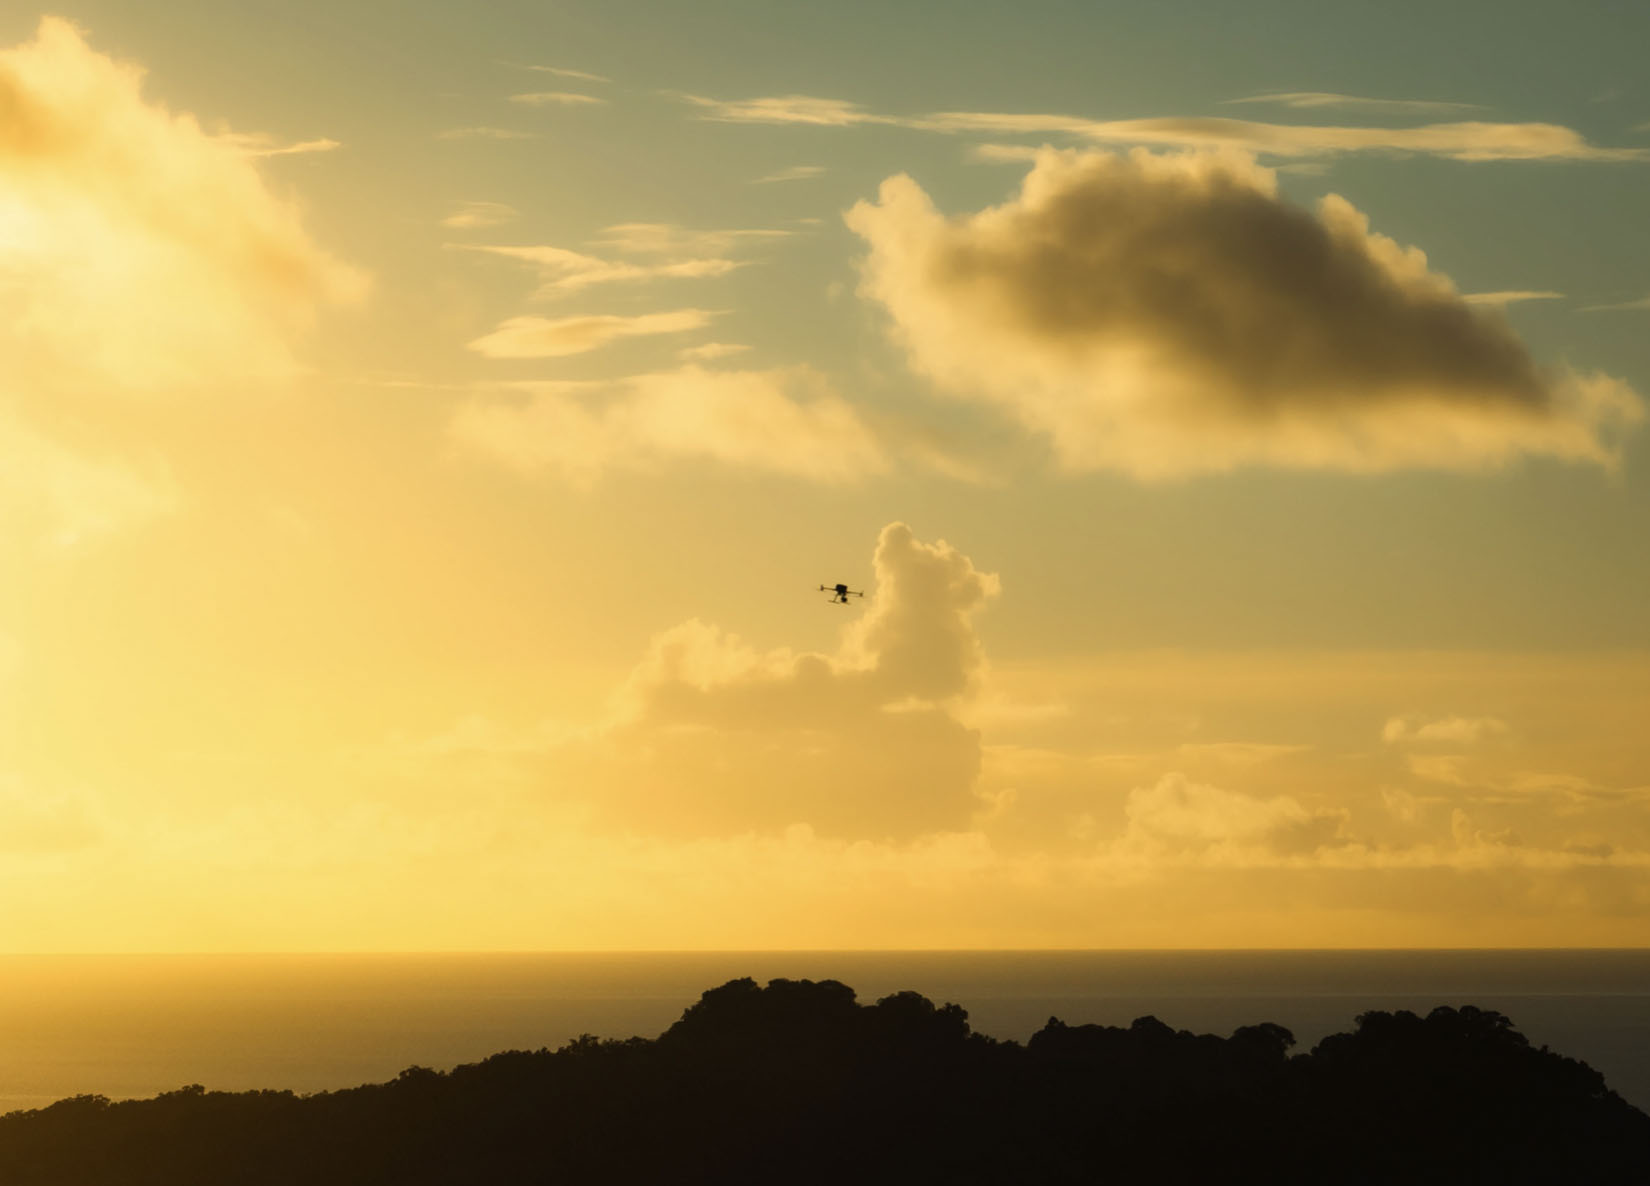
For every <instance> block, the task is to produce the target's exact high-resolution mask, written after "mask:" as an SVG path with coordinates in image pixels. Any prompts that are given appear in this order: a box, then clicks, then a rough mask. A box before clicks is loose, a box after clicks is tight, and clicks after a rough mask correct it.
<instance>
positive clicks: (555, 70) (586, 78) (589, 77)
mask: <svg viewBox="0 0 1650 1186" xmlns="http://www.w3.org/2000/svg"><path fill="white" fill-rule="evenodd" d="M523 69H525V70H536V71H538V72H539V73H540V74H554V75H555V76H556V77H557V78H576V79H578V80H579V81H581V82H612V81H613V80H612V79H611V78H608V77H607V76H606V75H603V74H591V73H589V72H588V71H584V70H569V69H567V68H566V67H565V66H524V67H523Z"/></svg>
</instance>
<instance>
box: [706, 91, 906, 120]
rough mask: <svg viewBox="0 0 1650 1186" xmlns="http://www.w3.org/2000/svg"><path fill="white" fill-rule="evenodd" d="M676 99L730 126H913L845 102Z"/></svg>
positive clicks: (787, 98) (796, 98) (798, 98)
mask: <svg viewBox="0 0 1650 1186" xmlns="http://www.w3.org/2000/svg"><path fill="white" fill-rule="evenodd" d="M675 98H678V99H680V100H681V101H682V102H684V103H688V104H691V105H692V106H694V107H697V108H698V109H699V110H700V111H701V112H702V113H703V114H702V115H701V116H700V118H702V119H710V120H717V121H719V122H721V123H730V124H809V125H813V126H815V127H826V128H846V127H852V126H853V125H855V124H895V125H899V126H902V127H908V126H911V125H912V122H913V121H911V120H908V119H905V118H902V117H900V116H891V115H878V114H876V113H875V112H873V111H867V110H865V108H863V107H861V106H860V105H859V104H858V103H850V102H848V101H847V100H845V99H821V98H817V97H815V96H813V95H771V96H768V97H765V98H759V99H737V100H723V99H709V98H706V97H705V96H703V95H689V94H676V95H675Z"/></svg>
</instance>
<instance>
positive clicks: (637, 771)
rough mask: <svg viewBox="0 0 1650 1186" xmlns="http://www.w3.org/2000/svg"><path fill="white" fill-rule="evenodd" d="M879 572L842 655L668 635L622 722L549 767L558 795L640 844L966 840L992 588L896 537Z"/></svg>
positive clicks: (950, 554) (905, 531) (720, 635)
mask: <svg viewBox="0 0 1650 1186" xmlns="http://www.w3.org/2000/svg"><path fill="white" fill-rule="evenodd" d="M874 565H875V574H876V581H875V584H874V586H873V587H872V589H870V590H868V592H870V593H871V594H872V595H871V597H870V598H869V599H868V608H867V609H866V611H865V614H864V616H863V617H862V618H860V619H859V620H858V621H856V622H855V623H853V624H852V625H850V626H849V627H848V628H847V629H846V631H845V635H844V639H843V643H842V646H841V647H840V649H839V650H838V652H837V653H836V654H833V655H824V654H794V653H792V652H789V651H777V652H770V653H766V654H762V653H758V652H756V651H753V650H751V649H749V648H747V647H745V646H744V645H742V644H741V643H740V642H739V640H738V639H737V638H735V637H733V636H730V635H728V634H726V633H724V632H722V631H721V630H718V629H716V628H714V627H712V626H708V625H705V624H703V623H700V622H697V621H695V622H688V623H685V624H683V625H681V626H677V627H675V628H674V629H671V630H669V631H666V632H665V633H663V634H662V635H660V636H659V637H658V638H656V639H655V640H654V641H653V644H652V646H651V648H650V650H649V653H648V655H647V657H646V659H645V660H644V661H643V662H642V663H641V664H640V665H639V666H638V667H637V669H636V670H635V672H634V673H633V674H632V676H631V678H630V680H629V682H628V684H627V686H626V689H625V692H624V695H623V698H622V700H623V704H622V709H621V714H620V717H619V719H618V720H616V721H615V722H614V723H613V724H611V725H610V726H609V727H607V728H605V729H603V730H600V731H599V732H598V733H597V734H594V735H592V736H590V737H587V738H585V739H583V740H581V741H579V742H576V743H572V744H569V745H567V746H564V747H562V748H561V749H560V750H559V751H558V752H557V753H556V754H555V755H554V756H553V757H552V759H551V763H550V764H551V768H552V772H551V774H550V783H551V784H552V786H553V787H554V788H557V789H558V790H559V791H560V793H564V794H566V795H569V796H571V797H573V798H576V799H579V800H582V801H584V802H586V803H587V804H588V805H589V807H590V808H591V809H592V811H593V812H594V813H595V815H596V816H597V817H598V818H599V819H600V820H602V821H603V822H604V823H605V825H606V826H613V827H618V828H621V829H623V830H626V831H632V832H638V833H653V834H664V835H697V836H717V835H738V834H743V833H758V834H761V833H766V834H776V833H779V832H782V831H784V830H785V829H787V828H792V827H796V826H803V827H806V828H808V829H811V830H812V832H813V833H814V834H816V835H819V836H822V837H833V838H840V839H849V840H858V839H867V840H895V841H906V840H910V839H913V838H915V837H917V836H921V835H925V834H929V833H935V832H946V831H962V830H964V829H966V828H967V827H968V826H969V822H970V819H971V818H972V815H973V813H974V811H975V809H976V807H977V806H978V801H977V799H976V796H975V783H976V781H977V779H978V776H979V769H980V740H979V734H978V733H977V732H976V731H975V730H974V729H971V728H969V727H967V726H966V725H964V724H963V723H962V721H960V720H959V719H958V716H957V705H958V702H959V700H960V699H961V698H962V697H964V696H966V695H967V694H968V693H969V692H970V691H972V690H973V688H974V687H975V684H976V682H977V680H978V679H979V677H980V675H981V672H982V670H983V665H984V656H983V653H982V651H981V648H980V644H979V640H978V637H977V635H976V634H975V631H974V628H973V622H972V619H973V616H974V614H975V613H976V612H977V611H978V610H979V608H980V607H981V606H982V605H983V604H984V603H985V602H986V600H987V599H988V598H990V597H991V596H993V595H994V594H995V593H996V590H997V578H996V577H995V576H994V575H992V574H990V573H983V572H980V571H979V570H978V569H976V568H975V567H974V565H973V563H972V562H971V561H970V560H969V559H968V557H966V556H965V555H963V554H962V553H961V552H959V551H957V550H956V549H955V548H953V547H951V546H949V545H947V544H946V543H944V542H943V541H941V542H938V543H932V544H930V543H924V542H922V541H920V540H918V539H917V538H916V536H915V535H914V533H913V532H912V531H911V529H910V528H909V527H907V526H906V525H905V524H903V523H893V524H890V525H889V526H888V527H886V528H884V529H883V531H882V533H881V535H880V536H879V538H878V540H877V548H876V555H875V562H874Z"/></svg>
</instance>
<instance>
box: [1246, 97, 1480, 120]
mask: <svg viewBox="0 0 1650 1186" xmlns="http://www.w3.org/2000/svg"><path fill="white" fill-rule="evenodd" d="M1223 101H1224V102H1226V103H1269V104H1273V105H1275V106H1279V107H1293V108H1306V109H1313V108H1319V107H1338V108H1343V109H1345V110H1349V111H1376V112H1384V113H1386V114H1389V115H1447V114H1449V113H1450V112H1452V111H1483V110H1485V108H1484V105H1483V104H1482V103H1447V102H1441V101H1438V100H1433V99H1366V98H1364V97H1363V96H1361V95H1340V94H1336V93H1334V92H1333V91H1272V92H1267V93H1266V94H1261V95H1250V96H1248V97H1247V98H1243V99H1226V100H1223Z"/></svg>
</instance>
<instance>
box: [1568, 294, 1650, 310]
mask: <svg viewBox="0 0 1650 1186" xmlns="http://www.w3.org/2000/svg"><path fill="white" fill-rule="evenodd" d="M1618 309H1650V296H1647V297H1640V298H1639V299H1638V300H1636V301H1616V302H1614V303H1613V304H1608V305H1583V306H1582V307H1581V308H1580V309H1577V310H1576V312H1578V313H1613V312H1615V311H1616V310H1618Z"/></svg>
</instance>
